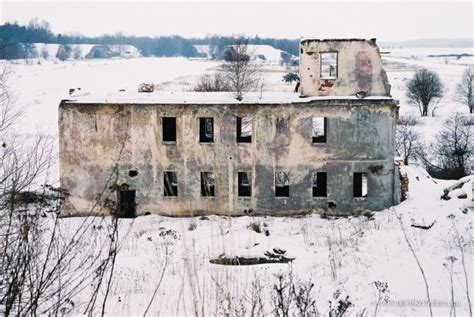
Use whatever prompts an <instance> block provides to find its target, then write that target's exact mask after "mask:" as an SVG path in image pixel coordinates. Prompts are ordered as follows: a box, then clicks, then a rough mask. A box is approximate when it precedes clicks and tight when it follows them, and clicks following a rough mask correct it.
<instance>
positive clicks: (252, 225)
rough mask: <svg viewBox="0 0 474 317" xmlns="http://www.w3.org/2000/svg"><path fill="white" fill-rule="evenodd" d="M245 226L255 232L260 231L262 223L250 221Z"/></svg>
mask: <svg viewBox="0 0 474 317" xmlns="http://www.w3.org/2000/svg"><path fill="white" fill-rule="evenodd" d="M247 228H249V229H250V230H253V231H255V232H256V233H262V224H261V223H260V222H259V221H254V222H251V223H250V224H249V225H248V226H247Z"/></svg>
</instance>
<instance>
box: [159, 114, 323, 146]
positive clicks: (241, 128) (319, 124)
mask: <svg viewBox="0 0 474 317" xmlns="http://www.w3.org/2000/svg"><path fill="white" fill-rule="evenodd" d="M311 123H312V142H313V143H325V142H326V134H327V118H325V117H312V120H311ZM162 125H163V142H176V118H174V117H163V118H162ZM236 131H237V138H236V140H237V142H238V143H251V142H252V119H251V118H250V117H237V126H236ZM199 142H201V143H213V142H214V118H199Z"/></svg>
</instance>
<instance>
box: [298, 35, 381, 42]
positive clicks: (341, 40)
mask: <svg viewBox="0 0 474 317" xmlns="http://www.w3.org/2000/svg"><path fill="white" fill-rule="evenodd" d="M304 41H317V42H357V41H360V42H363V41H376V39H375V38H372V39H360V38H334V39H320V38H317V37H315V36H302V37H301V38H300V42H304Z"/></svg>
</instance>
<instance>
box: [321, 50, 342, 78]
mask: <svg viewBox="0 0 474 317" xmlns="http://www.w3.org/2000/svg"><path fill="white" fill-rule="evenodd" d="M337 55H338V53H337V52H325V53H320V58H321V59H320V60H321V78H322V79H336V78H337Z"/></svg>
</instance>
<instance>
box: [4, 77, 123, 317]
mask: <svg viewBox="0 0 474 317" xmlns="http://www.w3.org/2000/svg"><path fill="white" fill-rule="evenodd" d="M6 74H8V72H7V71H6V70H5V69H4V68H2V69H1V71H0V140H1V147H0V314H2V315H5V316H8V315H17V316H27V315H31V316H37V315H43V314H46V313H48V315H58V314H61V315H64V314H65V313H67V311H69V310H71V309H72V308H73V306H74V302H73V300H72V299H73V297H74V296H75V295H77V294H78V293H79V292H80V291H82V290H83V288H84V287H86V286H87V285H88V284H89V283H90V281H91V280H92V279H93V277H94V274H95V273H96V272H97V269H98V268H99V266H100V265H101V262H100V258H101V257H103V256H104V255H103V250H104V249H105V248H103V246H102V244H99V243H96V242H95V241H96V239H95V238H96V237H97V236H98V235H100V234H99V233H100V232H99V231H98V230H96V229H95V228H96V226H95V224H96V223H97V222H102V221H104V220H103V219H102V220H101V219H99V220H97V219H95V218H93V217H85V218H83V219H82V221H80V222H79V223H78V225H77V227H76V229H74V230H70V229H69V230H68V229H66V230H67V232H66V231H65V230H64V226H63V225H62V222H61V221H60V218H59V215H60V212H61V206H62V202H63V199H64V197H65V195H67V193H65V192H64V191H62V190H61V189H56V188H53V187H52V186H49V185H43V189H42V190H39V188H41V187H40V186H39V185H40V184H43V182H44V181H43V179H42V177H43V176H47V174H48V171H49V169H50V167H51V164H52V142H51V141H52V140H51V138H49V137H48V136H43V135H38V136H34V137H31V136H29V135H24V134H21V133H18V132H16V130H15V126H16V124H18V120H19V119H20V117H21V111H19V110H18V109H16V108H15V107H14V103H13V101H12V97H11V95H10V93H9V90H8V86H7V75H6ZM111 236H112V237H115V236H114V235H111ZM90 241H93V242H92V243H91V242H90ZM115 241H116V239H115V240H114V241H113V242H114V243H113V244H112V246H114V250H116V247H115V246H116V242H115ZM115 254H116V252H109V253H108V254H106V256H107V257H112V261H114V260H115ZM79 268H80V269H79ZM111 278H112V272H111V273H110V278H109V281H110V280H111ZM107 289H108V290H109V289H110V282H109V285H108V287H107ZM106 294H107V293H106ZM106 298H107V296H105V297H104V300H103V304H102V306H103V309H102V310H104V307H105V301H106Z"/></svg>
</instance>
